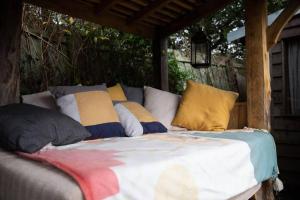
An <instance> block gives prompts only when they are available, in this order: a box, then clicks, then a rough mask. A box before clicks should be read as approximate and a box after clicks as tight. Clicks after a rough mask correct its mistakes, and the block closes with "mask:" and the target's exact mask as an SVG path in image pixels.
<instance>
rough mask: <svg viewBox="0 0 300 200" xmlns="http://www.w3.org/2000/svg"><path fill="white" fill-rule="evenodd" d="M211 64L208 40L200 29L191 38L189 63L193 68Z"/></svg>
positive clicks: (205, 66)
mask: <svg viewBox="0 0 300 200" xmlns="http://www.w3.org/2000/svg"><path fill="white" fill-rule="evenodd" d="M210 64H211V49H210V42H209V40H208V39H207V37H206V35H205V34H204V33H203V32H202V31H200V32H198V33H196V34H195V35H194V36H193V37H192V38H191V65H192V66H193V67H194V68H207V67H209V66H210Z"/></svg>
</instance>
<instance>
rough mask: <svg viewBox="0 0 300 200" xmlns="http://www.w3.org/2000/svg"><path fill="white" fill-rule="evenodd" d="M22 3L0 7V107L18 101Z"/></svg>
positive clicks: (15, 1) (18, 0)
mask: <svg viewBox="0 0 300 200" xmlns="http://www.w3.org/2000/svg"><path fill="white" fill-rule="evenodd" d="M21 24H22V1H21V0H9V1H3V2H2V4H1V6H0V30H1V31H0V105H6V104H9V103H16V102H18V101H19V82H20V72H19V63H20V43H21Z"/></svg>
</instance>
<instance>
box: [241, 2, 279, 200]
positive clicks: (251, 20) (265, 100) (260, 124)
mask: <svg viewBox="0 0 300 200" xmlns="http://www.w3.org/2000/svg"><path fill="white" fill-rule="evenodd" d="M267 27H268V24H267V0H246V68H247V115H248V116H247V117H248V126H249V127H253V128H259V129H267V130H269V129H270V102H271V87H270V69H269V52H268V42H267ZM255 199H256V200H274V195H273V187H272V182H271V181H265V182H264V183H263V184H262V187H261V189H260V190H259V192H258V193H257V194H256V195H255Z"/></svg>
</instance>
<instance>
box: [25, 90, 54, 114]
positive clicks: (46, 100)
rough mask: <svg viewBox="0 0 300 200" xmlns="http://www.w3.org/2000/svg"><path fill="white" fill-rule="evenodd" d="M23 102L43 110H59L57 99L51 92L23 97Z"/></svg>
mask: <svg viewBox="0 0 300 200" xmlns="http://www.w3.org/2000/svg"><path fill="white" fill-rule="evenodd" d="M22 102H23V103H26V104H31V105H35V106H39V107H42V108H48V109H52V110H56V109H57V107H56V104H55V99H54V97H53V95H52V94H51V92H50V91H45V92H39V93H34V94H29V95H22Z"/></svg>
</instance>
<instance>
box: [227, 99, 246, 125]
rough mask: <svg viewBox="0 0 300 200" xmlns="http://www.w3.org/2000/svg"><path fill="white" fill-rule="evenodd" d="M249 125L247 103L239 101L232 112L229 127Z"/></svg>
mask: <svg viewBox="0 0 300 200" xmlns="http://www.w3.org/2000/svg"><path fill="white" fill-rule="evenodd" d="M246 126H247V103H246V102H237V103H235V105H234V108H233V109H232V111H231V114H230V120H229V124H228V129H243V128H244V127H246Z"/></svg>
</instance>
